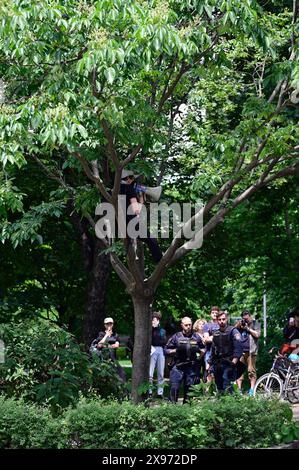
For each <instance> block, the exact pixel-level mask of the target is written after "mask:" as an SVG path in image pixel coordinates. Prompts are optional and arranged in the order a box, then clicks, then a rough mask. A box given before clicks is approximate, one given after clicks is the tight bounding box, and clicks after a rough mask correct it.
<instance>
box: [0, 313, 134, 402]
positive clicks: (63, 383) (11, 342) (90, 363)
mask: <svg viewBox="0 0 299 470" xmlns="http://www.w3.org/2000/svg"><path fill="white" fill-rule="evenodd" d="M0 337H1V338H2V339H3V340H4V343H5V363H4V364H1V367H0V386H1V389H2V392H3V393H4V394H5V395H6V396H15V397H23V398H25V399H27V400H30V401H36V402H37V403H44V402H47V403H49V404H50V405H51V406H52V408H54V409H56V410H57V409H59V408H61V407H66V406H69V405H71V404H72V405H74V404H75V403H76V402H77V401H78V399H79V393H80V392H81V393H83V394H85V395H87V394H89V393H90V392H91V391H92V389H94V390H96V391H97V392H98V393H99V394H100V395H101V396H103V397H108V396H110V395H114V396H117V397H122V396H124V394H125V390H124V386H123V383H122V382H121V380H120V379H119V376H118V375H117V370H116V366H115V364H113V363H112V362H111V361H102V362H100V361H99V360H98V358H97V357H93V358H90V357H89V356H88V355H87V354H86V353H85V352H83V351H82V350H81V349H80V346H79V345H78V343H77V342H76V340H75V338H74V337H73V336H72V335H71V334H70V333H68V332H67V331H66V330H65V329H63V328H60V327H59V326H57V325H56V324H54V323H53V322H49V321H48V320H45V319H34V320H25V321H22V322H18V323H17V324H5V325H1V327H0Z"/></svg>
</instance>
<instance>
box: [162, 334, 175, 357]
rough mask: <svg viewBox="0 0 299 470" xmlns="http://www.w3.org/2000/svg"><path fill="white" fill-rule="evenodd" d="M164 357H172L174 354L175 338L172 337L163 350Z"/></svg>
mask: <svg viewBox="0 0 299 470" xmlns="http://www.w3.org/2000/svg"><path fill="white" fill-rule="evenodd" d="M164 352H165V355H166V356H170V355H174V354H175V353H176V336H175V335H173V336H172V337H171V338H170V339H169V340H168V343H167V344H166V346H165V348H164Z"/></svg>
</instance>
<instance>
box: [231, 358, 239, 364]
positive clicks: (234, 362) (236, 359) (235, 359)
mask: <svg viewBox="0 0 299 470" xmlns="http://www.w3.org/2000/svg"><path fill="white" fill-rule="evenodd" d="M237 362H238V358H237V357H234V358H233V360H232V363H233V364H234V365H236V364H237Z"/></svg>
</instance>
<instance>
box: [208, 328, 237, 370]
mask: <svg viewBox="0 0 299 470" xmlns="http://www.w3.org/2000/svg"><path fill="white" fill-rule="evenodd" d="M242 354H243V348H242V342H241V335H240V333H239V332H238V330H237V328H235V327H233V326H227V327H226V328H225V330H224V331H221V330H220V329H219V330H217V331H215V333H214V335H213V341H212V353H211V358H210V360H209V362H210V364H212V363H213V362H216V361H219V360H223V359H226V360H227V359H228V360H232V359H233V358H234V357H236V358H238V359H239V358H240V357H241V356H242Z"/></svg>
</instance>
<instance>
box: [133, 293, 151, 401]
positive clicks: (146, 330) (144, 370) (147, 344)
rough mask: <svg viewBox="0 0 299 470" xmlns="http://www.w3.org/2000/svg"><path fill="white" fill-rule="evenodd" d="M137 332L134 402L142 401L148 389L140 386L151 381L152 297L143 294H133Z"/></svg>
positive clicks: (134, 359)
mask: <svg viewBox="0 0 299 470" xmlns="http://www.w3.org/2000/svg"><path fill="white" fill-rule="evenodd" d="M132 298H133V304H134V317H135V334H134V352H133V374H132V400H133V402H134V403H138V402H140V401H142V400H143V399H144V398H145V396H146V390H140V389H139V387H140V386H141V385H142V384H144V383H146V382H148V381H149V365H150V350H151V342H152V317H151V309H150V306H151V303H152V298H151V297H147V296H142V295H138V296H136V295H133V296H132Z"/></svg>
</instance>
